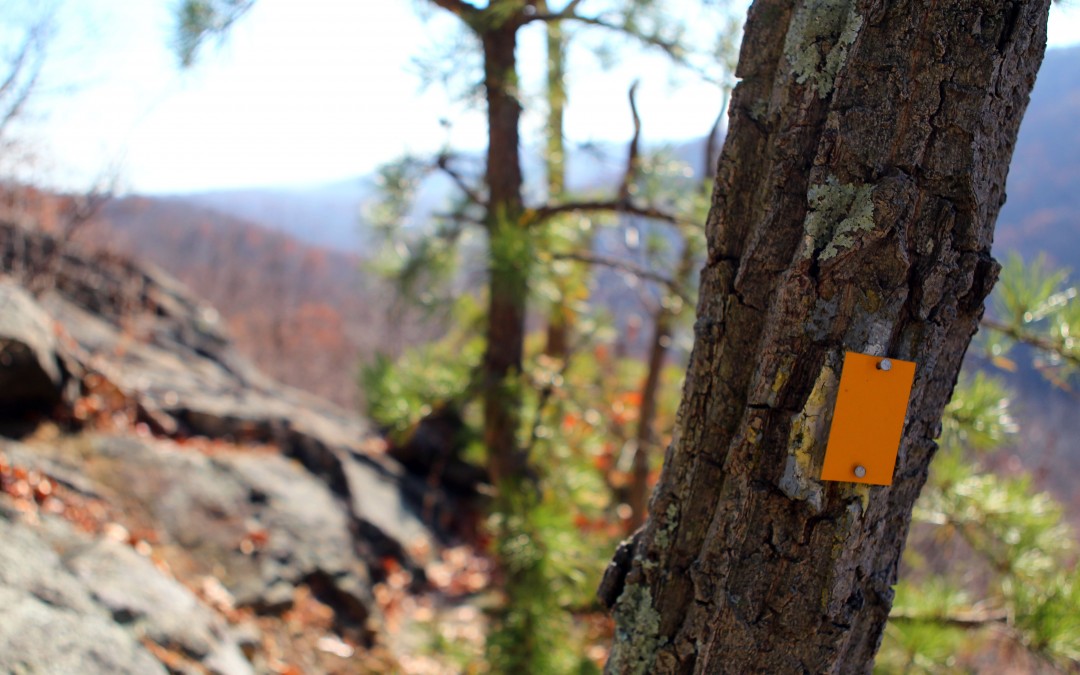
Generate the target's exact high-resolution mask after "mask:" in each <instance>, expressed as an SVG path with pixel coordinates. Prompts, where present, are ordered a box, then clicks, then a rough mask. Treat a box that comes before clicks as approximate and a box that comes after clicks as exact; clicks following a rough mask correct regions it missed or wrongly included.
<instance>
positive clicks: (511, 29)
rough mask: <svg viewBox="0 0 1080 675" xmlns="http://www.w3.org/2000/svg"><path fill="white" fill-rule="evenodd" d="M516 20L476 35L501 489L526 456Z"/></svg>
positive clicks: (493, 421)
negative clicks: (521, 438) (520, 435)
mask: <svg viewBox="0 0 1080 675" xmlns="http://www.w3.org/2000/svg"><path fill="white" fill-rule="evenodd" d="M518 28H519V24H518V23H517V22H515V21H505V22H503V23H501V24H500V25H498V26H493V27H490V28H488V29H487V30H486V31H485V32H483V33H481V34H480V38H481V41H482V42H483V46H484V88H485V91H486V93H487V104H488V130H489V140H488V152H487V169H486V174H485V181H486V183H487V187H488V200H489V205H488V216H487V218H488V222H487V223H486V225H487V230H488V238H489V242H488V246H489V264H490V269H489V270H488V274H489V279H488V290H489V300H488V302H489V305H488V332H487V349H486V351H485V352H484V360H483V364H482V373H481V377H482V378H483V401H484V443H485V444H486V446H487V448H488V453H489V455H488V468H489V470H490V472H491V477H492V479H493V480H494V481H495V482H496V484H498V483H499V482H501V481H504V480H506V479H509V478H514V477H517V476H519V475H520V474H522V472H523V471H524V469H525V457H524V453H523V451H522V449H521V447H520V444H519V443H518V441H517V432H518V427H519V426H520V425H519V415H520V409H521V384H520V382H517V381H516V378H517V377H518V376H519V375H520V374H521V362H522V354H523V351H524V344H525V308H526V307H525V306H526V302H527V300H528V279H529V272H528V268H529V259H530V256H531V255H532V252H531V251H530V250H529V243H528V238H529V233H528V232H527V230H526V229H525V227H524V226H523V224H522V218H521V216H522V212H523V210H524V207H523V199H522V194H521V184H522V179H521V159H520V157H519V155H518V145H519V139H518V124H519V121H520V118H521V104H520V103H519V102H518V98H517V96H518V91H517V80H516V78H517V62H516V60H515V54H514V50H515V48H516V45H517V30H518Z"/></svg>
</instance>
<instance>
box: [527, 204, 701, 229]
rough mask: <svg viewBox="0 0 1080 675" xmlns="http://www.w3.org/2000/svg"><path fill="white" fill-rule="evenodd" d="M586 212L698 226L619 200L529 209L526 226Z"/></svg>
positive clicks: (657, 210) (670, 214)
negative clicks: (569, 214)
mask: <svg viewBox="0 0 1080 675" xmlns="http://www.w3.org/2000/svg"><path fill="white" fill-rule="evenodd" d="M588 211H604V212H607V213H625V214H628V215H631V216H640V217H642V218H652V219H654V220H661V221H664V222H665V223H671V224H672V225H687V226H692V227H697V226H698V225H697V224H696V223H692V222H690V221H688V220H684V219H683V218H680V217H679V216H677V215H675V214H673V213H669V212H667V211H663V210H661V209H659V208H657V207H655V206H637V205H635V204H629V203H626V202H624V201H622V200H619V199H612V200H605V201H580V202H567V203H565V204H549V205H546V206H541V207H538V208H535V209H531V210H530V211H529V212H527V213H526V218H527V219H528V224H530V225H536V224H538V223H542V222H544V221H546V220H548V219H550V218H552V217H554V216H557V215H559V214H561V213H581V212H588Z"/></svg>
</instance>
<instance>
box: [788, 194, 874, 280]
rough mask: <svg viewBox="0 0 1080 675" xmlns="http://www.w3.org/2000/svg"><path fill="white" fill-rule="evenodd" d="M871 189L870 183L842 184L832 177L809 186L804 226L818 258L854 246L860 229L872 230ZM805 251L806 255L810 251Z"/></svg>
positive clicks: (833, 255) (831, 256) (863, 230)
mask: <svg viewBox="0 0 1080 675" xmlns="http://www.w3.org/2000/svg"><path fill="white" fill-rule="evenodd" d="M873 189H874V188H873V186H872V185H852V184H848V183H841V182H840V181H838V180H837V179H836V178H834V177H832V176H830V177H829V178H828V179H827V180H826V181H825V182H824V183H820V184H818V185H811V186H810V189H809V190H807V192H806V201H807V203H808V205H809V207H810V211H809V212H808V213H807V214H806V222H805V224H804V228H805V229H806V233H807V234H808V235H810V237H811V240H812V246H813V249H812V251H813V252H817V257H818V260H829V259H831V258H835V257H836V256H837V255H838V254H839V253H840V252H841V251H842V250H844V249H850V248H852V247H853V246H854V245H855V243H856V241H857V239H858V236H859V233H860V232H869V231H871V230H873V229H874V202H873V199H872V195H873ZM806 254H807V256H808V257H809V255H811V251H809V250H808V251H806Z"/></svg>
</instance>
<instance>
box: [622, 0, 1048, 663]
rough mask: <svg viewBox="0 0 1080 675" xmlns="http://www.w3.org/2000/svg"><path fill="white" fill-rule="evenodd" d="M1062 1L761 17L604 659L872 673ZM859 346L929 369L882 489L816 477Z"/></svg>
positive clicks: (824, 4)
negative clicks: (658, 466) (655, 466)
mask: <svg viewBox="0 0 1080 675" xmlns="http://www.w3.org/2000/svg"><path fill="white" fill-rule="evenodd" d="M1048 7H1049V0H1038V1H1033V2H1018V1H1016V0H982V1H974V0H963V1H960V2H948V3H946V2H935V1H932V0H899V1H891V2H886V1H885V0H872V1H871V0H857V1H855V2H850V1H847V0H799V1H793V0H758V1H757V2H755V3H754V4H753V6H752V7H751V9H750V14H749V18H748V22H747V26H746V32H745V37H744V40H743V47H742V53H741V56H740V62H739V69H738V75H739V76H740V77H741V82H740V84H739V85H738V87H737V88H736V90H735V94H734V98H733V103H732V106H731V113H730V115H731V118H730V119H731V123H730V132H729V135H728V138H727V141H726V143H725V146H724V151H723V154H722V156H721V159H720V165H719V171H718V174H717V179H716V187H715V191H714V196H713V205H712V210H711V212H710V215H709V221H708V225H707V230H708V241H709V257H708V261H707V263H706V265H705V268H704V270H703V271H702V275H701V295H700V301H699V305H698V319H697V323H696V324H695V346H694V351H693V354H692V357H691V362H690V366H689V371H688V374H687V379H686V383H685V388H684V392H683V401H682V404H681V407H680V411H679V417H678V422H677V424H676V430H675V434H674V440H673V442H672V444H671V446H670V447H669V449H668V451H667V457H666V460H665V466H664V471H663V475H662V477H661V480H660V483H659V485H658V487H657V489H656V492H655V494H654V495H653V499H652V503H651V515H650V519H649V521H648V522H647V523H646V525H645V527H644V528H643V529H642V530H641V531H639V533H638V535H637V537H636V538H635V540H634V541H633V542H631V543H630V544H629V546H627V547H623V548H621V549H620V552H619V553H618V554H617V555H616V559H615V560H614V561H613V562H612V564H611V565H610V566H609V570H608V573H607V575H606V576H605V579H604V581H603V583H602V586H601V592H600V595H601V598H602V599H603V600H604V601H605V602H606V603H607V604H608V605H609V606H612V607H613V610H614V614H615V618H616V626H617V627H616V638H615V645H614V647H613V650H612V654H611V658H610V660H609V662H608V666H607V670H608V672H611V673H645V672H648V673H753V672H768V673H859V672H870V670H871V668H872V664H873V659H874V655H875V653H876V652H877V649H878V646H879V644H880V640H881V635H882V631H883V629H884V626H885V622H886V620H887V617H888V614H889V610H890V608H891V605H892V598H893V591H892V586H893V585H894V584H895V582H896V577H897V567H898V562H899V559H900V554H901V551H902V548H903V543H904V539H905V537H906V535H907V531H908V527H909V524H910V520H911V511H912V506H913V504H914V502H915V499H916V497H917V496H918V494H919V490H920V489H921V488H922V486H923V483H924V482H925V480H926V476H927V471H928V468H929V465H930V460H931V458H932V457H933V455H934V452H935V450H936V447H937V446H936V443H935V440H934V439H935V438H936V437H937V436H938V434H939V431H940V420H941V414H942V409H943V408H944V406H945V404H946V402H947V401H948V400H949V397H950V396H951V394H952V390H953V386H954V384H955V382H956V377H957V373H958V371H959V369H960V364H961V360H962V358H963V355H964V352H965V350H966V349H967V346H968V343H969V342H970V340H971V337H972V335H973V334H974V333H975V331H976V329H977V326H978V321H979V318H980V316H981V314H982V311H983V309H982V308H983V300H984V299H985V297H986V295H987V294H988V293H989V291H990V289H991V287H992V285H993V283H994V281H995V279H996V276H997V273H998V269H999V266H998V264H997V263H996V262H995V261H994V260H993V258H991V256H990V244H991V241H992V238H993V227H994V222H995V220H996V218H997V214H998V211H999V209H1000V207H1001V205H1002V203H1003V202H1004V199H1005V192H1004V187H1005V177H1006V174H1007V171H1008V165H1009V160H1010V158H1011V155H1012V150H1013V145H1014V142H1015V139H1016V133H1017V129H1018V127H1019V124H1020V118H1021V116H1022V115H1023V113H1024V110H1025V108H1026V106H1027V102H1028V95H1029V93H1030V91H1031V88H1032V86H1033V85H1034V82H1035V75H1036V72H1037V70H1038V67H1039V65H1040V63H1041V61H1042V55H1043V51H1044V48H1045V36H1046V18H1047V13H1048ZM847 350H851V351H858V352H864V353H871V354H879V355H888V356H890V357H894V358H900V359H908V360H912V361H915V362H916V363H917V372H916V377H915V384H914V388H913V391H912V395H911V403H910V407H909V409H908V414H907V420H906V422H905V426H904V434H903V439H902V441H901V445H900V450H899V456H898V459H897V466H896V472H895V475H894V483H893V484H892V485H891V486H887V487H876V486H875V487H868V486H860V485H856V484H849V483H823V482H821V481H819V480H817V476H819V475H820V468H821V462H822V456H823V454H824V448H825V441H826V439H827V435H828V427H829V423H830V421H831V420H830V414H831V410H832V404H833V401H834V400H835V394H836V382H837V380H838V377H839V370H840V367H841V364H842V356H843V353H844V352H845V351H847Z"/></svg>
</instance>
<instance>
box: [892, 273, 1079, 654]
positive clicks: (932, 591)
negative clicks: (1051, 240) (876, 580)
mask: <svg viewBox="0 0 1080 675" xmlns="http://www.w3.org/2000/svg"><path fill="white" fill-rule="evenodd" d="M1066 279H1067V275H1066V274H1064V273H1062V272H1059V271H1054V270H1050V269H1048V267H1047V266H1046V263H1045V260H1043V259H1041V258H1040V259H1039V260H1037V261H1036V262H1035V263H1033V264H1032V265H1030V266H1026V265H1024V264H1023V262H1022V261H1021V260H1020V259H1019V258H1018V257H1015V256H1014V257H1012V258H1011V259H1010V260H1009V262H1008V263H1007V264H1006V265H1005V267H1004V271H1003V275H1002V279H1001V282H1000V283H999V287H998V291H997V295H996V296H995V298H994V303H995V304H994V307H995V311H996V313H997V316H999V317H1002V318H1003V320H1002V321H1001V322H991V323H990V324H989V326H988V328H989V329H990V330H991V331H993V332H994V333H996V334H998V337H996V338H992V339H990V340H986V341H984V342H983V346H984V348H987V345H989V348H988V353H989V354H990V355H991V356H992V358H994V361H993V362H994V363H997V364H998V365H1002V364H1006V365H1007V366H1011V367H1007V369H1009V370H1014V369H1015V364H1012V362H1009V361H1005V360H1004V359H1003V354H1004V353H1005V350H1007V349H1008V348H1009V347H1010V346H1011V345H1012V344H1013V343H1015V342H1017V341H1023V342H1025V343H1026V344H1028V345H1031V346H1034V347H1036V348H1037V349H1040V350H1042V353H1043V358H1050V357H1052V356H1055V355H1056V357H1057V358H1059V359H1060V358H1065V356H1064V355H1063V354H1062V353H1060V351H1059V352H1056V353H1055V350H1064V349H1066V348H1067V344H1066V343H1065V342H1063V341H1062V340H1060V339H1059V338H1060V336H1061V335H1062V334H1063V330H1062V328H1061V327H1062V325H1063V324H1064V323H1067V322H1068V318H1067V317H1070V316H1071V315H1072V314H1073V313H1074V312H1075V311H1076V309H1075V307H1074V306H1073V305H1075V303H1074V302H1072V300H1073V297H1074V294H1073V293H1071V292H1070V291H1069V290H1068V289H1066V288H1064V284H1065V281H1066ZM1015 431H1016V425H1015V423H1014V422H1013V419H1012V417H1011V415H1010V413H1009V395H1008V391H1007V390H1006V388H1005V387H1004V385H1003V384H1002V383H1001V382H1000V381H998V380H996V379H994V378H991V377H989V376H987V375H986V374H984V373H982V372H979V373H976V374H975V375H974V376H963V377H961V380H960V382H959V383H958V386H957V388H956V390H955V392H954V395H953V400H952V401H951V402H950V403H949V405H948V406H947V407H946V409H945V415H944V419H943V421H942V437H941V450H940V451H939V455H938V457H937V458H936V460H935V462H934V465H933V467H932V472H931V475H930V479H929V481H928V482H927V484H926V487H925V488H924V489H923V492H922V494H921V495H920V498H919V501H918V502H917V504H916V508H915V512H914V532H915V534H914V535H913V537H912V540H911V541H910V542H909V547H908V552H907V553H906V554H905V563H906V565H907V567H908V568H909V573H908V576H909V577H910V580H909V581H906V582H904V583H901V584H899V585H898V586H897V596H896V600H895V603H894V606H893V614H892V617H891V620H890V624H889V627H888V630H887V631H886V639H885V642H884V643H883V646H882V650H881V652H880V654H879V658H878V665H877V670H879V671H881V672H924V673H945V672H955V671H956V669H958V668H960V667H963V660H964V656H965V655H968V654H972V653H975V652H976V651H977V649H979V648H980V646H982V645H985V644H991V643H1000V642H1001V641H1002V640H1005V641H1011V642H1013V643H1016V644H1019V645H1023V646H1024V647H1026V648H1027V649H1028V650H1029V651H1030V652H1031V654H1032V655H1033V656H1034V657H1035V658H1036V659H1041V660H1044V661H1047V662H1050V663H1054V664H1056V665H1058V666H1061V667H1063V668H1077V667H1080V582H1078V581H1077V579H1076V571H1077V570H1076V557H1077V547H1076V540H1075V533H1074V532H1073V531H1072V530H1071V528H1070V527H1069V526H1068V525H1067V524H1066V523H1065V521H1064V513H1063V509H1062V507H1061V505H1060V504H1059V503H1058V502H1057V501H1056V500H1055V499H1054V498H1053V497H1052V496H1051V495H1049V494H1048V493H1046V492H1040V491H1038V490H1036V489H1035V486H1034V483H1033V481H1032V478H1031V477H1030V476H1029V475H1027V474H1025V473H1016V472H1013V473H1011V474H1010V475H999V474H997V473H993V472H991V471H990V470H989V469H988V468H987V467H986V466H985V464H984V462H985V461H986V460H987V459H990V458H992V457H993V455H994V453H995V451H997V450H999V449H1001V448H1002V447H1004V446H1005V445H1006V444H1007V443H1008V442H1009V440H1010V438H1011V437H1012V435H1013V434H1014V432H1015ZM943 547H946V548H947V549H948V550H947V551H945V552H944V553H943V552H942V549H943Z"/></svg>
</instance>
